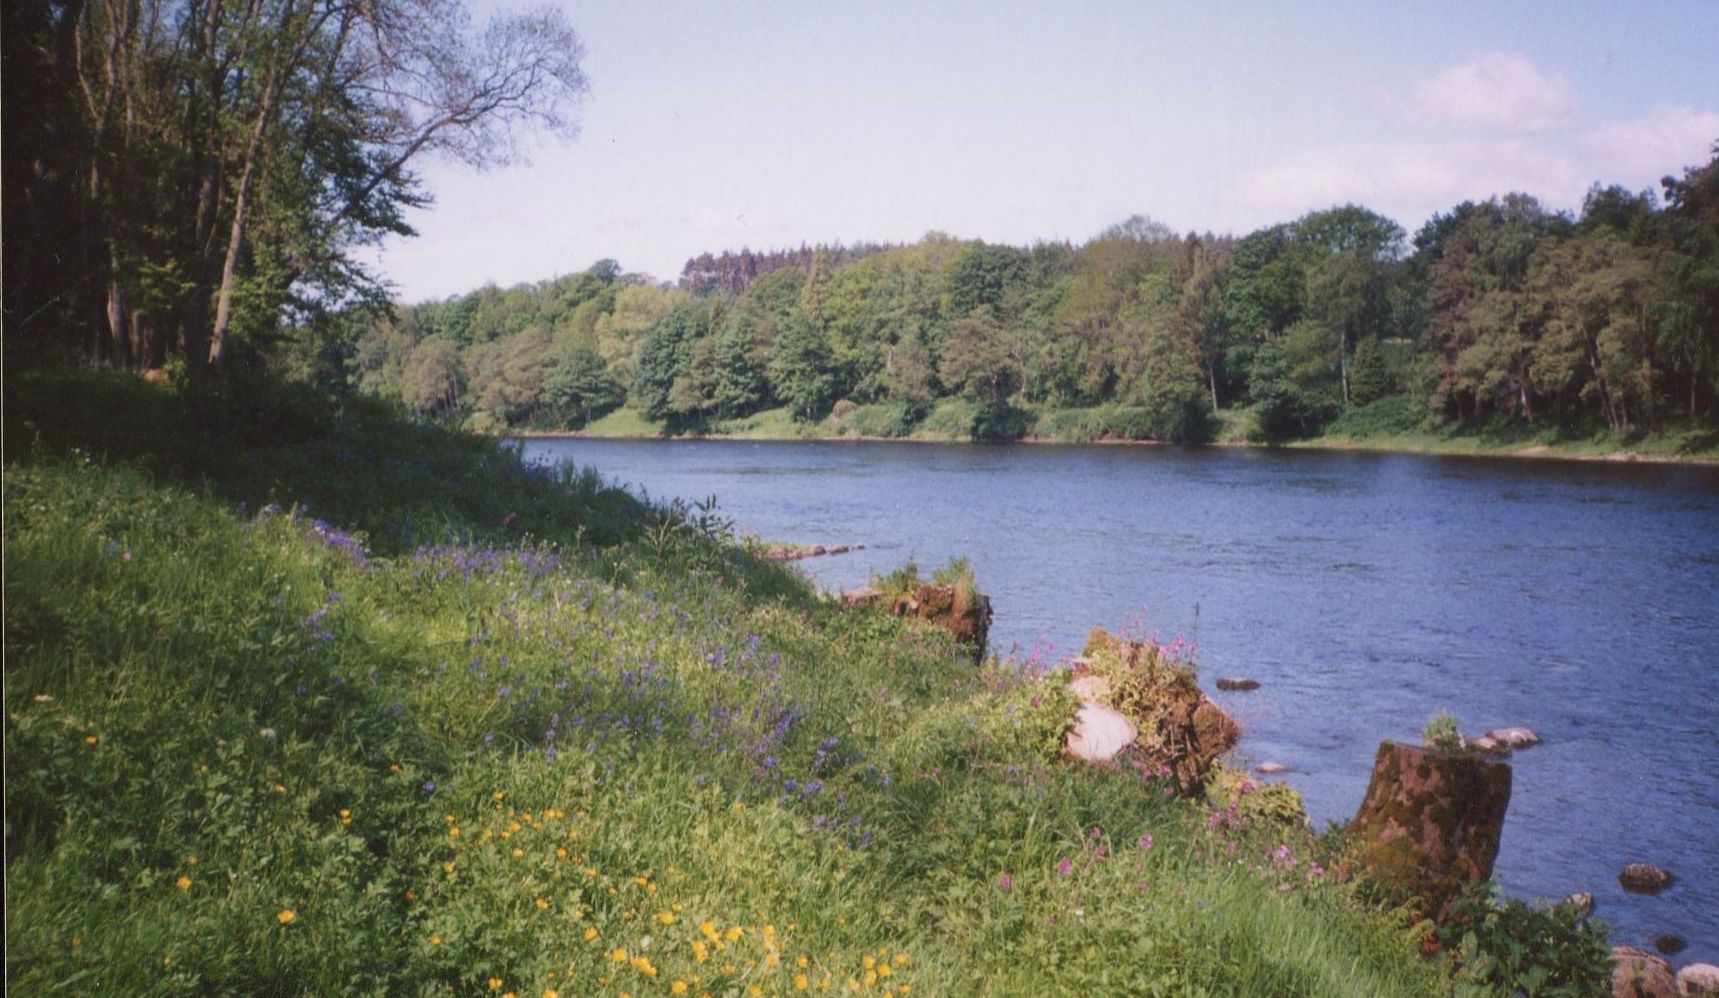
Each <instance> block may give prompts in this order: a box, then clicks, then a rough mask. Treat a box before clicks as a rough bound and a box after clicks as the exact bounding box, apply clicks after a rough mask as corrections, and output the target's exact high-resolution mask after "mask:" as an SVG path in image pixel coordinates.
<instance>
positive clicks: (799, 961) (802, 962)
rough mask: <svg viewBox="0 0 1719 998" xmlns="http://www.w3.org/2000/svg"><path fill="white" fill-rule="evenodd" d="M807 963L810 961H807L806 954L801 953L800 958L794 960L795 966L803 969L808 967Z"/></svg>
mask: <svg viewBox="0 0 1719 998" xmlns="http://www.w3.org/2000/svg"><path fill="white" fill-rule="evenodd" d="M807 962H808V961H807V960H806V954H804V953H801V954H800V955H799V956H797V957H795V958H794V966H796V967H801V968H803V967H805V966H806V964H807Z"/></svg>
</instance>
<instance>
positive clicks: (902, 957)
mask: <svg viewBox="0 0 1719 998" xmlns="http://www.w3.org/2000/svg"><path fill="white" fill-rule="evenodd" d="M895 965H896V966H897V967H905V966H907V954H906V953H897V954H895Z"/></svg>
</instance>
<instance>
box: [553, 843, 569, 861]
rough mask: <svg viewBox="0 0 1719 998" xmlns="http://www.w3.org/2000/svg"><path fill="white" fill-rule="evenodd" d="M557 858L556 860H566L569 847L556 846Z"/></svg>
mask: <svg viewBox="0 0 1719 998" xmlns="http://www.w3.org/2000/svg"><path fill="white" fill-rule="evenodd" d="M555 858H556V859H566V858H567V847H566V846H556V847H555Z"/></svg>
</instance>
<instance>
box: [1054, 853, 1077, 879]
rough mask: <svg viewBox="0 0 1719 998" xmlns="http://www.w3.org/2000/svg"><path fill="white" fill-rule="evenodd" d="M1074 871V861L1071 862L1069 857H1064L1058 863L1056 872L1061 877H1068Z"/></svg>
mask: <svg viewBox="0 0 1719 998" xmlns="http://www.w3.org/2000/svg"><path fill="white" fill-rule="evenodd" d="M1073 870H1074V863H1073V862H1072V861H1070V860H1069V858H1068V857H1067V856H1064V857H1063V858H1061V859H1059V860H1057V861H1056V872H1057V873H1058V874H1060V875H1061V876H1064V877H1066V876H1068V875H1069V874H1070V873H1071V872H1073Z"/></svg>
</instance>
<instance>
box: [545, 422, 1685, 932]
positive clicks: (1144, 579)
mask: <svg viewBox="0 0 1719 998" xmlns="http://www.w3.org/2000/svg"><path fill="white" fill-rule="evenodd" d="M524 448H525V455H526V457H527V458H528V459H531V460H539V461H573V462H576V463H578V464H581V465H589V466H592V467H595V468H596V469H598V470H599V471H600V472H601V473H602V474H603V475H604V476H605V477H606V478H609V479H610V480H613V481H618V482H622V483H626V484H628V485H630V486H632V487H634V488H635V490H643V491H645V492H647V493H648V494H649V495H650V496H651V497H653V498H662V499H666V498H669V497H672V496H680V497H684V498H687V499H695V500H696V499H703V498H705V497H707V496H712V495H714V496H715V497H716V498H717V501H718V509H719V511H720V512H721V513H723V514H725V515H727V516H729V517H731V518H733V519H734V521H735V522H736V525H737V527H738V529H739V530H741V531H743V532H746V533H752V534H756V535H759V536H760V537H763V538H766V539H769V540H784V541H798V542H808V543H822V544H833V543H854V542H862V543H864V544H865V545H866V547H865V549H864V550H863V551H858V552H855V553H852V554H846V555H839V556H833V557H822V558H814V559H810V560H806V561H802V562H800V563H799V564H800V565H801V566H802V567H803V568H804V569H805V570H806V571H807V572H808V573H809V574H810V575H812V576H813V577H814V578H815V579H816V580H817V581H818V582H819V583H821V584H822V585H824V586H826V587H827V588H831V589H836V588H841V587H846V586H853V585H858V584H861V583H863V582H865V581H866V580H867V579H868V578H869V576H870V575H871V574H872V573H881V572H884V571H888V570H890V569H892V568H895V567H897V566H898V565H900V564H901V563H902V562H903V561H906V560H907V559H909V558H912V559H913V560H915V561H916V562H917V563H918V564H919V565H920V567H921V569H922V571H923V572H925V573H926V574H928V573H929V571H930V570H931V569H933V568H936V567H938V566H940V565H942V564H943V563H944V562H946V561H947V560H948V559H950V558H951V557H955V556H965V557H968V558H970V559H971V561H972V564H973V567H974V570H975V572H976V574H977V578H978V582H979V587H980V588H981V589H982V590H984V591H986V592H988V593H989V594H990V595H991V599H992V603H993V606H994V608H995V611H996V622H995V624H994V626H993V629H992V632H991V641H992V645H991V647H992V649H993V650H994V651H997V652H999V653H1003V654H1010V653H1012V654H1013V655H1014V656H1015V657H1017V658H1027V657H1028V656H1032V655H1038V656H1040V657H1044V656H1050V657H1052V658H1062V657H1066V656H1068V655H1072V654H1078V653H1079V650H1080V646H1081V643H1082V641H1083V638H1084V636H1085V634H1086V632H1087V631H1088V629H1089V628H1091V627H1093V626H1103V627H1106V628H1110V629H1112V630H1115V629H1121V628H1126V629H1130V630H1132V631H1133V632H1135V633H1151V632H1154V631H1156V632H1158V633H1160V634H1161V635H1162V636H1163V637H1164V638H1165V639H1166V640H1167V639H1170V638H1171V637H1173V636H1174V635H1176V634H1183V635H1186V636H1187V637H1189V638H1190V639H1192V640H1194V641H1196V642H1197V645H1198V652H1197V658H1198V665H1199V668H1200V675H1201V677H1202V685H1204V686H1205V687H1206V688H1207V689H1208V691H1210V692H1211V693H1212V695H1213V696H1214V698H1216V699H1217V700H1218V702H1219V703H1220V704H1221V705H1222V706H1223V707H1224V709H1225V710H1227V711H1229V712H1230V713H1231V714H1232V715H1233V716H1234V717H1236V718H1237V720H1239V721H1240V722H1241V724H1242V727H1243V729H1244V731H1245V733H1246V734H1245V737H1244V738H1243V741H1242V744H1241V752H1242V753H1243V755H1244V756H1245V757H1247V758H1248V759H1251V760H1252V761H1253V762H1256V763H1257V762H1262V761H1266V760H1271V761H1275V762H1279V763H1282V764H1285V765H1288V766H1290V767H1292V768H1293V770H1294V772H1293V773H1292V774H1290V775H1289V776H1288V777H1286V778H1287V779H1288V780H1289V782H1290V783H1292V784H1293V785H1294V786H1295V787H1296V788H1297V789H1298V790H1300V791H1301V793H1302V795H1303V796H1304V797H1305V799H1306V802H1307V806H1308V810H1309V812H1310V814H1311V815H1312V817H1313V820H1314V822H1315V825H1316V826H1318V827H1323V826H1324V823H1325V822H1326V821H1327V820H1328V819H1338V818H1346V817H1348V816H1350V815H1352V814H1353V813H1354V811H1355V808H1356V806H1357V805H1358V804H1359V803H1360V800H1361V796H1362V793H1363V791H1364V790H1365V789H1366V784H1367V778H1368V774H1369V771H1370V768H1371V765H1372V759H1373V754H1374V751H1375V749H1376V748H1377V745H1378V742H1379V741H1380V740H1381V739H1385V738H1393V739H1401V740H1407V741H1418V739H1419V733H1420V730H1421V727H1422V725H1423V724H1425V722H1426V720H1427V719H1428V718H1429V717H1430V716H1431V715H1432V714H1433V713H1434V712H1435V711H1437V710H1440V709H1444V710H1449V711H1451V712H1452V713H1454V714H1456V715H1457V717H1458V718H1460V719H1461V722H1462V728H1463V730H1464V731H1465V732H1467V733H1469V734H1470V735H1474V734H1478V733H1480V732H1481V731H1483V730H1485V729H1487V728H1490V727H1495V726H1502V725H1526V726H1528V727H1531V728H1533V729H1534V730H1535V731H1537V732H1538V733H1539V734H1540V735H1541V736H1542V737H1543V738H1544V739H1545V741H1544V743H1543V744H1542V745H1540V746H1537V747H1535V748H1531V749H1528V750H1526V751H1523V752H1519V753H1517V754H1516V756H1515V757H1514V758H1512V759H1511V763H1512V765H1513V766H1514V769H1515V785H1514V792H1513V795H1512V798H1511V803H1510V809H1509V813H1508V817H1507V819H1506V824H1505V829H1504V837H1503V843H1502V846H1501V849H1500V852H1499V857H1498V862H1497V868H1496V870H1495V876H1496V878H1497V879H1498V880H1499V882H1500V883H1501V885H1502V886H1503V887H1504V889H1505V890H1506V891H1508V892H1509V893H1510V894H1512V895H1514V896H1518V897H1522V898H1527V899H1534V898H1559V897H1563V896H1564V895H1566V894H1568V893H1570V892H1571V891H1577V890H1585V891H1591V892H1592V893H1593V894H1594V896H1595V897H1596V899H1597V900H1598V912H1597V914H1598V916H1599V917H1601V918H1603V919H1605V920H1606V921H1607V923H1608V924H1609V925H1611V926H1612V935H1613V938H1614V940H1615V941H1618V942H1625V943H1636V944H1645V943H1646V941H1647V940H1649V939H1651V938H1652V937H1653V936H1654V935H1657V934H1658V933H1661V932H1675V933H1677V934H1679V935H1681V936H1683V937H1685V938H1686V939H1688V940H1689V943H1690V947H1689V949H1688V951H1686V952H1685V953H1684V954H1682V955H1681V956H1679V957H1676V958H1673V963H1674V965H1681V964H1682V963H1685V962H1688V961H1690V960H1695V959H1701V960H1707V961H1709V962H1719V468H1713V467H1679V466H1669V465H1645V464H1613V463H1581V462H1567V461H1550V460H1532V461H1530V460H1503V459H1484V458H1441V457H1423V456H1410V455H1381V454H1365V453H1355V452H1318V451H1268V450H1254V449H1192V450H1189V449H1174V448H1158V447H1101V446H1098V447H1062V446H1031V445H1013V446H1010V445H999V446H986V445H958V446H951V445H926V444H905V443H903V444H891V443H832V442H825V443H776V442H771V443H761V442H749V441H696V442H688V441H674V442H664V441H618V440H586V439H558V440H530V441H526V442H525V443H524ZM1218 676H1246V677H1250V678H1253V679H1256V680H1258V681H1259V682H1260V683H1261V688H1260V689H1259V690H1257V691H1255V692H1251V693H1223V692H1218V691H1216V690H1215V689H1214V688H1213V681H1214V680H1215V678H1216V677H1218ZM1634 861H1645V862H1652V863H1656V864H1658V865H1660V866H1663V867H1666V868H1667V869H1670V870H1671V871H1672V872H1673V874H1674V875H1675V876H1676V877H1677V880H1676V882H1675V883H1674V884H1673V886H1672V887H1671V888H1669V889H1668V890H1666V891H1665V892H1664V893H1662V894H1660V895H1658V896H1656V897H1642V896H1637V895H1630V894H1626V893H1624V892H1623V891H1622V889H1621V888H1620V887H1619V886H1618V883H1617V871H1618V869H1619V868H1620V867H1621V866H1622V865H1623V864H1625V863H1628V862H1634Z"/></svg>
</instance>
